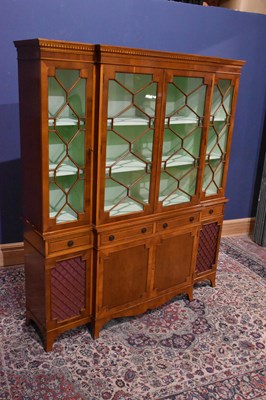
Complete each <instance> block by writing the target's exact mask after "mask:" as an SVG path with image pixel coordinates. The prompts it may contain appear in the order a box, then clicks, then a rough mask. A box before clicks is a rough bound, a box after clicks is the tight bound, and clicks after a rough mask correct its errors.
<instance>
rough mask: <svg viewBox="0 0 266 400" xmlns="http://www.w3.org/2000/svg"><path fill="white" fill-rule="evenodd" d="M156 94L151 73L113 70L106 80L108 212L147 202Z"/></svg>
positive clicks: (140, 206)
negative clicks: (114, 73)
mask: <svg viewBox="0 0 266 400" xmlns="http://www.w3.org/2000/svg"><path fill="white" fill-rule="evenodd" d="M156 96H157V84H156V83H155V82H153V77H152V75H147V74H131V73H116V75H115V79H112V80H110V81H109V92H108V117H107V148H106V180H105V202H104V210H105V211H108V212H109V215H110V216H117V215H123V214H128V213H133V212H138V211H143V209H144V207H145V205H146V204H148V203H149V196H150V177H151V164H152V148H153V137H154V117H155V104H156Z"/></svg>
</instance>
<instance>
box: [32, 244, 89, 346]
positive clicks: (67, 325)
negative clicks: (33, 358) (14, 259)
mask: <svg viewBox="0 0 266 400" xmlns="http://www.w3.org/2000/svg"><path fill="white" fill-rule="evenodd" d="M25 250H26V256H25V278H26V294H27V295H26V322H27V323H28V324H29V323H30V322H34V324H35V325H36V326H37V328H38V330H39V331H40V333H41V337H42V339H43V342H44V348H45V350H46V351H49V350H51V349H52V346H53V343H54V340H55V339H56V337H57V336H58V335H59V334H60V333H62V332H64V331H66V330H69V329H71V328H74V327H76V326H79V325H83V324H86V323H88V322H90V321H91V313H92V307H91V297H92V296H91V291H92V251H91V250H90V249H89V250H86V251H83V252H80V253H73V254H69V255H68V256H67V257H60V258H47V259H45V258H44V257H43V256H42V255H41V254H39V253H38V252H37V251H36V250H35V248H33V247H32V246H31V245H30V244H29V243H27V242H25Z"/></svg>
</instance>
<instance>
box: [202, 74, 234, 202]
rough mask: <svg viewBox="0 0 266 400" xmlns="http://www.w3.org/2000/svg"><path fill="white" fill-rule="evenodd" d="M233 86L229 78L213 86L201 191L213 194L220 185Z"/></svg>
mask: <svg viewBox="0 0 266 400" xmlns="http://www.w3.org/2000/svg"><path fill="white" fill-rule="evenodd" d="M232 97H233V86H232V83H231V81H230V80H225V79H220V80H219V81H218V84H217V85H215V86H214V90H213V99H212V111H211V120H210V128H209V136H208V143H207V154H206V164H205V169H204V180H203V191H205V194H206V195H207V196H211V195H215V194H217V193H218V191H219V189H220V188H221V187H222V181H223V171H224V165H225V160H226V149H227V140H228V131H229V127H230V116H231V105H232Z"/></svg>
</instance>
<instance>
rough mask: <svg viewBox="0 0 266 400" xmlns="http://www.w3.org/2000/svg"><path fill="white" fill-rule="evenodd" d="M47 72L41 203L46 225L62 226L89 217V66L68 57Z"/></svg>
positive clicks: (90, 94)
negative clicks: (44, 197) (44, 184)
mask: <svg viewBox="0 0 266 400" xmlns="http://www.w3.org/2000/svg"><path fill="white" fill-rule="evenodd" d="M47 72H48V80H47V95H48V102H47V103H48V104H47V110H45V108H46V107H43V108H44V110H45V111H44V113H45V115H44V120H46V121H47V126H48V134H47V141H46V140H44V143H47V148H48V155H47V158H46V157H45V158H44V159H46V160H47V159H48V163H47V164H46V165H45V166H44V171H45V179H44V181H45V182H47V189H48V204H46V203H45V204H44V207H45V216H48V225H49V226H53V227H56V228H62V226H63V227H64V225H65V226H66V224H67V226H69V225H70V224H71V223H72V224H73V223H75V224H77V223H79V222H84V221H86V222H88V221H89V220H90V209H89V204H90V197H91V180H92V179H91V165H92V159H91V151H90V149H91V148H92V97H93V73H92V67H91V66H86V68H84V67H83V68H81V67H80V66H77V65H76V64H75V65H74V64H73V65H70V64H69V63H67V64H60V65H58V66H54V65H53V66H51V65H50V66H49V68H48V71H47ZM47 117H48V118H47ZM45 139H46V138H45Z"/></svg>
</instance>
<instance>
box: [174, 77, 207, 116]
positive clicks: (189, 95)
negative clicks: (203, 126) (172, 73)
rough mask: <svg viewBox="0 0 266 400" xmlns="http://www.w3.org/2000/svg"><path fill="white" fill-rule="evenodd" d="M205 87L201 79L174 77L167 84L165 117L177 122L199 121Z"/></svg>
mask: <svg viewBox="0 0 266 400" xmlns="http://www.w3.org/2000/svg"><path fill="white" fill-rule="evenodd" d="M205 95H206V86H205V85H204V83H203V79H202V78H187V77H174V78H173V82H170V83H168V88H167V101H166V116H167V117H172V118H174V119H173V121H174V120H176V121H178V120H180V119H182V118H183V119H187V120H188V119H192V121H193V120H194V122H196V121H199V117H202V116H203V113H204V105H205Z"/></svg>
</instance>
